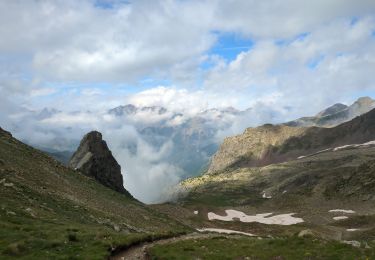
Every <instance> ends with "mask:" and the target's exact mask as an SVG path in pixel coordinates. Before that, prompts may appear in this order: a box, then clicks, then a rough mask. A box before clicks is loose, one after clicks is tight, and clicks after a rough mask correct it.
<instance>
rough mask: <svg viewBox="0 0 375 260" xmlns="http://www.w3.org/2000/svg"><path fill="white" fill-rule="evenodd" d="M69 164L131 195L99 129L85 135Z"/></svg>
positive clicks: (104, 183)
mask: <svg viewBox="0 0 375 260" xmlns="http://www.w3.org/2000/svg"><path fill="white" fill-rule="evenodd" d="M69 166H70V167H71V168H73V169H76V170H79V171H80V172H82V173H83V174H85V175H86V176H89V177H92V178H94V179H95V180H97V181H98V182H100V183H101V184H103V185H104V186H107V187H108V188H111V189H113V190H115V191H117V192H120V193H123V194H126V195H128V196H131V195H130V194H129V192H128V191H126V190H125V188H124V185H123V179H122V175H121V167H120V165H119V164H118V163H117V161H116V159H115V158H114V157H113V155H112V152H111V151H110V150H109V148H108V146H107V143H106V142H105V141H104V140H103V138H102V134H101V133H100V132H98V131H92V132H90V133H88V134H86V135H85V136H84V137H83V139H82V141H81V143H80V145H79V147H78V149H77V151H76V152H75V153H74V154H73V156H72V158H71V159H70V162H69Z"/></svg>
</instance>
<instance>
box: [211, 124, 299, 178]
mask: <svg viewBox="0 0 375 260" xmlns="http://www.w3.org/2000/svg"><path fill="white" fill-rule="evenodd" d="M305 131H306V128H303V127H289V126H284V125H270V124H267V125H263V126H260V127H256V128H247V129H246V130H245V132H244V133H243V134H241V135H237V136H233V137H228V138H225V140H224V142H223V144H222V145H221V146H220V149H219V151H218V152H217V153H216V154H215V155H214V156H213V157H212V160H211V164H210V167H209V169H208V173H209V174H210V173H214V172H217V171H221V170H224V169H225V168H228V167H232V166H235V165H236V164H237V163H240V162H242V161H243V160H246V161H247V162H249V164H250V165H251V166H260V165H263V164H267V162H266V160H267V159H266V158H267V156H266V155H267V153H269V149H270V148H271V147H274V146H279V145H281V144H282V143H284V142H285V141H286V140H287V139H289V138H291V137H295V136H300V135H302V134H303V133H304V132H305Z"/></svg>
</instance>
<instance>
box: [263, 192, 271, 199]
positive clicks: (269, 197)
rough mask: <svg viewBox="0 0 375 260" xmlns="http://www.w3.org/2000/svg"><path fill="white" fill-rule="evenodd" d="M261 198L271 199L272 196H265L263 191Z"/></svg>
mask: <svg viewBox="0 0 375 260" xmlns="http://www.w3.org/2000/svg"><path fill="white" fill-rule="evenodd" d="M262 198H263V199H272V196H267V195H266V193H265V192H263V195H262Z"/></svg>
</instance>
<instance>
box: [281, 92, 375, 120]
mask: <svg viewBox="0 0 375 260" xmlns="http://www.w3.org/2000/svg"><path fill="white" fill-rule="evenodd" d="M373 108H375V100H373V99H372V98H370V97H362V98H359V99H358V100H357V101H355V102H354V103H353V104H352V105H350V106H347V105H344V104H340V103H338V104H334V105H333V106H330V107H329V108H327V109H324V110H323V111H321V112H319V113H318V114H317V115H316V116H312V117H302V118H299V119H297V120H294V121H290V122H287V123H285V125H288V126H322V127H332V126H335V125H338V124H341V123H343V122H346V121H349V120H352V119H353V118H355V117H356V116H360V115H362V114H364V113H367V112H368V111H370V110H371V109H373Z"/></svg>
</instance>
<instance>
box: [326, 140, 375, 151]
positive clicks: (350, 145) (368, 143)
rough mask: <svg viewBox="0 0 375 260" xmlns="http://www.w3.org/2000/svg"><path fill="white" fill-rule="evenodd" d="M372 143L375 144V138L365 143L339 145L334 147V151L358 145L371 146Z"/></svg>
mask: <svg viewBox="0 0 375 260" xmlns="http://www.w3.org/2000/svg"><path fill="white" fill-rule="evenodd" d="M371 145H375V140H374V141H369V142H366V143H363V144H347V145H343V146H339V147H336V148H334V149H333V151H334V152H335V151H339V150H342V149H345V148H358V147H363V146H371Z"/></svg>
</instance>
